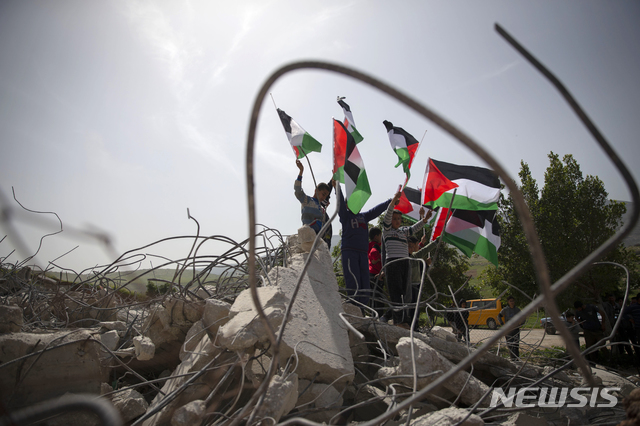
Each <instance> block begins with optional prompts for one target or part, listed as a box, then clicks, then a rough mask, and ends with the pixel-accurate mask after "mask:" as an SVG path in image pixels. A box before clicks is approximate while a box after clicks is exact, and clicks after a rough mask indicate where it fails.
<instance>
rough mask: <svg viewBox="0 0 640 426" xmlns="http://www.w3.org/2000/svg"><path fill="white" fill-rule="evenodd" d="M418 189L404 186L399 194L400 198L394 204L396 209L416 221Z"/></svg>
mask: <svg viewBox="0 0 640 426" xmlns="http://www.w3.org/2000/svg"><path fill="white" fill-rule="evenodd" d="M420 207H422V206H421V205H420V191H418V190H417V189H413V188H409V187H405V188H404V189H403V190H402V194H401V195H400V200H399V201H398V204H396V207H395V208H396V210H400V211H401V212H402V214H403V215H404V217H406V218H407V219H409V220H411V221H414V222H417V221H419V220H420Z"/></svg>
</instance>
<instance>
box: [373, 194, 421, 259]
mask: <svg viewBox="0 0 640 426" xmlns="http://www.w3.org/2000/svg"><path fill="white" fill-rule="evenodd" d="M393 210H394V205H393V204H392V203H389V207H387V212H386V213H385V214H384V222H383V225H384V227H383V230H382V241H383V242H384V248H385V251H386V254H387V260H389V259H398V258H400V257H408V256H409V241H408V240H409V237H410V236H412V235H413V234H415V233H417V232H418V231H420V230H421V229H422V227H423V226H424V222H422V221H421V220H419V221H417V222H416V223H415V224H414V225H412V226H400V227H399V228H398V229H393V228H392V227H391V219H392V218H393Z"/></svg>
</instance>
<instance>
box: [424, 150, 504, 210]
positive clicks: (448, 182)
mask: <svg viewBox="0 0 640 426" xmlns="http://www.w3.org/2000/svg"><path fill="white" fill-rule="evenodd" d="M454 190H457V191H456V195H455V197H454V198H453V205H451V208H452V209H462V210H497V209H498V199H499V198H500V179H498V176H497V175H496V174H495V173H494V172H493V170H489V169H485V168H482V167H475V166H458V165H456V164H451V163H445V162H444V161H437V160H433V159H431V158H429V162H428V163H427V170H426V171H425V174H424V181H423V185H422V204H423V205H425V206H431V207H435V206H440V207H445V208H448V207H449V205H450V204H451V197H452V196H453V192H454Z"/></svg>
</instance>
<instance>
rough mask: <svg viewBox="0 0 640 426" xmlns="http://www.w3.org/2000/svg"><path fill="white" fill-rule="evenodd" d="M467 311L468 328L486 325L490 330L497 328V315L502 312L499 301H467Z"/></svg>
mask: <svg viewBox="0 0 640 426" xmlns="http://www.w3.org/2000/svg"><path fill="white" fill-rule="evenodd" d="M467 308H470V310H469V327H470V328H475V327H478V326H480V325H486V326H487V327H489V328H490V329H491V330H495V329H496V328H497V327H498V314H499V313H500V311H501V310H502V302H501V301H500V299H474V300H467Z"/></svg>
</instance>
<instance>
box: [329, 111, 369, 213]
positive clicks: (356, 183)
mask: <svg viewBox="0 0 640 426" xmlns="http://www.w3.org/2000/svg"><path fill="white" fill-rule="evenodd" d="M333 140H334V142H333V146H334V163H333V164H334V166H333V171H334V176H336V173H337V174H338V177H340V173H339V167H340V166H339V165H340V162H342V164H343V166H342V168H343V170H344V172H343V173H342V178H343V180H342V181H340V180H339V179H337V180H339V181H340V182H343V183H344V186H345V192H346V195H347V197H346V199H347V207H348V208H349V210H351V211H352V212H353V213H356V214H357V213H360V210H362V207H364V205H365V203H366V202H367V200H368V199H369V197H370V196H371V188H370V187H369V179H368V178H367V172H366V171H365V169H364V162H363V161H362V158H361V157H360V152H359V151H358V147H357V146H356V142H355V139H353V135H351V133H349V131H348V130H347V128H346V127H345V125H344V124H342V123H341V122H339V121H338V120H336V119H334V120H333ZM336 147H338V148H340V150H336ZM342 147H344V151H341V149H342ZM338 151H339V152H338ZM343 152H344V155H343V154H342V153H343ZM339 156H340V157H339Z"/></svg>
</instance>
